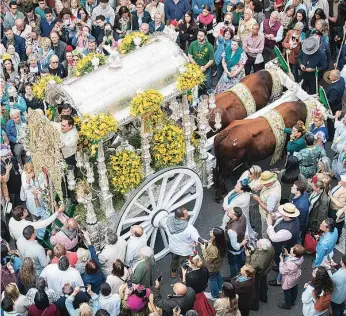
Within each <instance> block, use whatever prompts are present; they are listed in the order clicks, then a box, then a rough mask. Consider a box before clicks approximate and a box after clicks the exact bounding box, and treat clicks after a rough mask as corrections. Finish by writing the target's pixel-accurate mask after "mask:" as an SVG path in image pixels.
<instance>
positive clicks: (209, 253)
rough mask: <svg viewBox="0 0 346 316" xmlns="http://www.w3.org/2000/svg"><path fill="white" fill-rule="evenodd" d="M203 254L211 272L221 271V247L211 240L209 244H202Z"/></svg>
mask: <svg viewBox="0 0 346 316" xmlns="http://www.w3.org/2000/svg"><path fill="white" fill-rule="evenodd" d="M201 248H202V254H203V258H204V264H205V266H206V268H207V269H208V271H209V272H211V273H216V272H220V269H221V265H222V257H221V256H220V252H219V249H217V247H216V246H214V245H213V244H212V243H211V242H209V243H208V246H207V247H205V245H202V246H201Z"/></svg>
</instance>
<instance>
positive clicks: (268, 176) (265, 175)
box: [259, 171, 277, 184]
mask: <svg viewBox="0 0 346 316" xmlns="http://www.w3.org/2000/svg"><path fill="white" fill-rule="evenodd" d="M276 179H277V175H276V173H274V172H271V171H263V172H262V173H261V176H260V179H259V183H260V184H267V183H272V182H274V181H275V180H276Z"/></svg>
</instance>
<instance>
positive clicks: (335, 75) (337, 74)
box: [329, 69, 341, 81]
mask: <svg viewBox="0 0 346 316" xmlns="http://www.w3.org/2000/svg"><path fill="white" fill-rule="evenodd" d="M340 77H341V72H340V70H338V69H334V70H332V71H331V72H330V75H329V78H330V80H331V81H337V80H339V79H340Z"/></svg>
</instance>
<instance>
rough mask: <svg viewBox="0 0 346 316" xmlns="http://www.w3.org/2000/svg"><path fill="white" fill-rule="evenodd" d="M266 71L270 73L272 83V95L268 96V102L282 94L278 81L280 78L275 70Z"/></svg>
mask: <svg viewBox="0 0 346 316" xmlns="http://www.w3.org/2000/svg"><path fill="white" fill-rule="evenodd" d="M266 70H267V71H268V72H269V73H270V75H271V77H272V81H273V86H272V94H271V96H270V100H272V99H273V98H275V97H277V96H279V95H280V94H281V93H282V84H281V81H280V77H279V75H278V74H277V73H276V70H275V69H266Z"/></svg>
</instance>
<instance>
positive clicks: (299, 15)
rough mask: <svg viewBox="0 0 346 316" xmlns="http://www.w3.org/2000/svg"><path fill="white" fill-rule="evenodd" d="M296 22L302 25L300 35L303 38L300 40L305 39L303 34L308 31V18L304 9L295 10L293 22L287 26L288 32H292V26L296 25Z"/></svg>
mask: <svg viewBox="0 0 346 316" xmlns="http://www.w3.org/2000/svg"><path fill="white" fill-rule="evenodd" d="M297 22H302V23H303V24H304V27H303V30H302V33H303V35H304V37H303V38H302V39H305V33H306V31H307V30H308V18H307V16H306V12H305V10H304V9H299V10H297V12H296V14H295V16H294V18H293V20H292V21H291V23H290V24H289V25H288V26H287V29H288V30H293V28H294V26H295V25H296V23H297Z"/></svg>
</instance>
